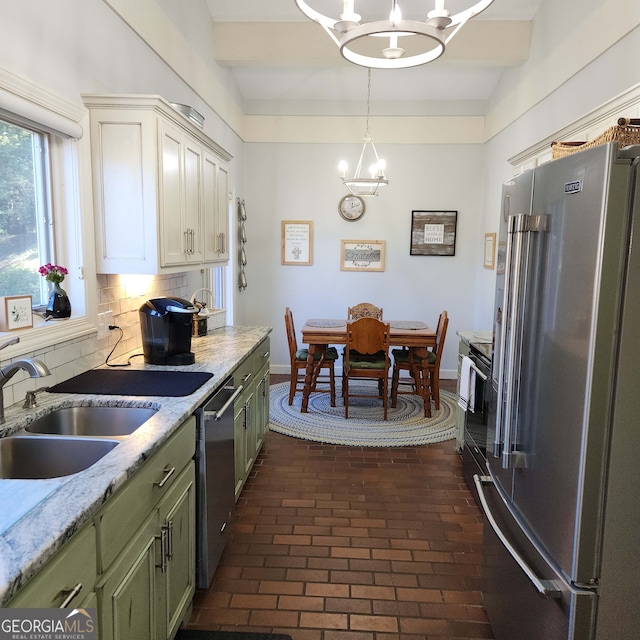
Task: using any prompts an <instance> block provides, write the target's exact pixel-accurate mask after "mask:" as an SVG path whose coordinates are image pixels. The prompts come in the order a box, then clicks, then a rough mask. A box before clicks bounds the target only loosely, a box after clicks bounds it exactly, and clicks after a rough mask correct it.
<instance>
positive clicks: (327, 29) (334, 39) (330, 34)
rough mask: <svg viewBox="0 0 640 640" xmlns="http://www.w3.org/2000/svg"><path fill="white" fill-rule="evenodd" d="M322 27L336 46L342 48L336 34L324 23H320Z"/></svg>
mask: <svg viewBox="0 0 640 640" xmlns="http://www.w3.org/2000/svg"><path fill="white" fill-rule="evenodd" d="M320 26H321V27H322V28H323V29H324V30H325V31H326V33H327V35H328V36H329V37H330V38H331V39H332V40H333V41H334V42H335V44H336V45H338V47H339V46H340V40H338V38H336V36H335V34H334V33H333V31H332V30H331V29H330V28H329V27H328V26H327V25H326V24H323V23H322V22H321V23H320Z"/></svg>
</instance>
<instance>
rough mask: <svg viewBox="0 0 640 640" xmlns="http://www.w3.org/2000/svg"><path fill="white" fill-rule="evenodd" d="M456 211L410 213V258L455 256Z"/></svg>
mask: <svg viewBox="0 0 640 640" xmlns="http://www.w3.org/2000/svg"><path fill="white" fill-rule="evenodd" d="M457 219H458V212H457V211H412V212H411V251H410V255H412V256H454V255H455V254H456V223H457Z"/></svg>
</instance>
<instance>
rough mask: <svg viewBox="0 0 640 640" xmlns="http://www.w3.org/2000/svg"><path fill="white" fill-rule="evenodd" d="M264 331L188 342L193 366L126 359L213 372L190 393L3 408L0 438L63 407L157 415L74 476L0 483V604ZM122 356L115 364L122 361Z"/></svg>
mask: <svg viewBox="0 0 640 640" xmlns="http://www.w3.org/2000/svg"><path fill="white" fill-rule="evenodd" d="M270 332H271V329H270V328H269V327H223V328H221V329H215V330H214V331H211V332H209V334H208V335H207V336H204V337H194V338H193V339H192V341H191V350H192V351H193V352H194V353H195V356H196V361H195V364H192V365H188V366H177V367H167V366H157V365H148V364H145V363H144V360H143V358H134V359H133V360H132V361H131V368H132V369H145V370H160V369H166V370H171V371H206V372H210V373H213V374H214V375H213V377H212V378H210V379H209V380H208V381H207V382H206V383H205V384H204V385H202V386H201V387H200V388H199V389H197V390H196V391H195V392H194V393H192V394H191V395H189V396H184V397H171V398H167V397H160V396H152V397H148V396H145V397H141V396H105V395H88V394H59V393H42V394H38V406H37V407H35V408H33V409H24V408H22V404H21V403H17V404H15V405H13V406H11V407H8V408H7V410H6V412H5V417H6V424H4V425H2V428H1V429H0V436H4V435H8V434H9V433H12V432H14V431H17V430H19V429H21V428H23V427H25V426H26V425H27V424H28V423H30V422H32V421H33V420H35V419H37V418H39V417H40V416H42V415H45V414H46V413H49V412H50V411H52V410H54V409H57V408H62V407H69V406H80V405H84V406H90V405H95V406H101V405H102V406H137V407H150V408H155V409H157V410H158V411H157V413H156V414H155V415H154V416H152V417H151V418H150V419H149V420H148V421H147V422H145V423H144V424H143V425H142V426H141V427H140V428H139V429H137V430H136V431H135V432H134V433H133V434H131V435H130V436H128V437H126V438H125V439H124V440H123V441H122V442H121V443H120V444H119V445H118V446H117V447H115V448H114V449H113V450H112V451H110V452H109V453H108V454H107V455H106V456H104V457H103V458H102V459H101V460H99V461H98V462H96V463H95V464H94V465H92V466H91V467H89V468H88V469H86V470H84V471H81V472H80V473H77V474H74V475H71V476H66V477H63V478H52V479H48V480H0V505H2V509H0V606H4V604H5V603H6V602H7V601H8V600H9V599H10V598H11V597H12V596H13V595H14V594H15V593H16V592H17V591H18V590H19V589H20V587H21V586H22V585H23V584H24V583H25V582H26V581H27V580H28V579H29V578H30V577H31V576H32V575H33V574H34V573H35V572H36V571H38V569H39V568H40V567H41V566H42V565H43V564H44V563H45V562H46V561H47V560H48V559H49V558H50V557H51V556H52V555H53V554H54V553H55V552H56V551H57V550H58V549H59V548H60V547H61V546H62V545H63V544H64V543H65V542H66V540H68V539H69V538H70V537H71V536H72V535H73V534H74V533H75V532H76V531H77V530H78V529H79V528H80V527H81V526H82V525H83V524H84V523H85V522H87V521H88V520H89V519H90V518H91V516H93V515H94V514H95V513H96V512H97V511H98V510H99V509H100V508H101V507H102V505H103V504H104V503H105V501H106V500H107V499H108V498H109V497H110V496H111V495H112V494H113V493H114V491H115V490H116V489H118V488H119V487H120V486H121V485H122V484H123V483H124V482H125V481H126V480H127V478H129V477H130V476H131V475H132V474H133V473H135V472H136V471H137V470H138V469H139V468H140V466H141V465H142V464H143V463H144V461H145V460H147V458H149V456H151V455H152V454H153V453H154V452H155V451H156V450H157V449H158V448H159V447H160V446H162V444H164V442H166V441H167V439H168V438H169V437H170V436H171V434H172V433H173V432H174V431H175V430H176V429H177V428H178V427H179V426H180V425H181V424H182V423H183V422H184V421H185V420H186V419H187V418H188V417H189V416H190V415H191V414H192V413H193V412H194V410H195V409H197V408H198V407H199V406H200V405H201V404H202V402H203V401H204V400H206V398H208V396H209V395H210V394H211V393H213V392H214V391H216V390H217V389H218V387H220V385H221V384H222V383H223V382H224V381H225V379H226V378H227V377H228V376H229V375H230V374H231V372H232V371H233V370H234V369H235V368H236V367H237V366H238V365H239V364H240V363H241V362H242V361H243V360H244V359H245V358H246V356H247V355H248V354H249V353H250V352H251V351H252V350H253V349H254V348H255V347H256V346H258V344H259V343H260V342H261V341H262V340H263V339H264V338H265V337H266V336H268V335H269V333H270ZM139 351H140V350H137V352H139ZM128 355H129V354H127V356H128ZM127 356H125V357H123V358H120V359H119V361H126V357H127Z"/></svg>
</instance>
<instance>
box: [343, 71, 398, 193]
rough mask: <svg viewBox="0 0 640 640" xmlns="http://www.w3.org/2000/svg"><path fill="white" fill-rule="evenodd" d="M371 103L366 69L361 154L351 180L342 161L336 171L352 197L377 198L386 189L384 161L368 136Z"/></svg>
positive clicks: (347, 166) (369, 81)
mask: <svg viewBox="0 0 640 640" xmlns="http://www.w3.org/2000/svg"><path fill="white" fill-rule="evenodd" d="M370 102H371V69H370V68H369V69H368V76H367V124H366V127H365V131H364V140H363V145H362V152H361V153H360V158H359V160H358V164H357V165H356V171H355V173H354V174H353V178H347V177H346V175H347V170H348V168H349V165H347V163H346V162H345V161H344V160H342V161H341V162H340V164H339V165H338V169H339V170H340V171H341V172H342V182H343V183H344V185H345V186H346V187H347V189H349V191H351V193H352V194H353V195H354V196H377V195H378V189H379V188H380V187H386V186H387V185H388V184H389V181H388V180H387V178H386V177H385V175H384V169H385V161H384V160H382V159H381V158H380V157H379V156H378V152H377V150H376V145H375V144H373V139H372V138H371V135H370V134H369V109H370ZM369 162H370V163H371V164H370V165H369V176H366V175H363V173H362V172H363V167H364V166H366V164H367V163H369Z"/></svg>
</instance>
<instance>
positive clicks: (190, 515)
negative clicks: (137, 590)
mask: <svg viewBox="0 0 640 640" xmlns="http://www.w3.org/2000/svg"><path fill="white" fill-rule="evenodd" d="M195 508H196V499H195V469H194V466H193V465H189V467H188V468H187V469H185V470H184V472H183V473H182V475H181V476H180V478H178V480H176V484H175V486H174V487H173V488H172V490H171V492H170V493H169V494H168V495H167V497H166V498H165V499H164V500H163V501H162V502H161V504H160V506H159V509H158V510H159V516H160V529H161V532H164V535H165V536H166V538H165V541H164V546H165V556H164V570H163V566H162V556H161V566H160V572H161V576H160V580H159V583H160V588H159V589H158V596H159V600H158V612H159V614H161V615H162V627H161V634H160V637H161V638H172V637H173V636H174V635H175V633H176V632H177V631H178V628H179V627H180V623H181V622H182V621H183V620H184V619H185V617H188V615H189V612H190V611H191V600H192V599H193V594H194V593H195V588H196V587H195V575H196V549H195V541H196V531H195ZM161 535H162V533H161ZM161 542H162V541H161ZM161 546H162V544H161Z"/></svg>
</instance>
